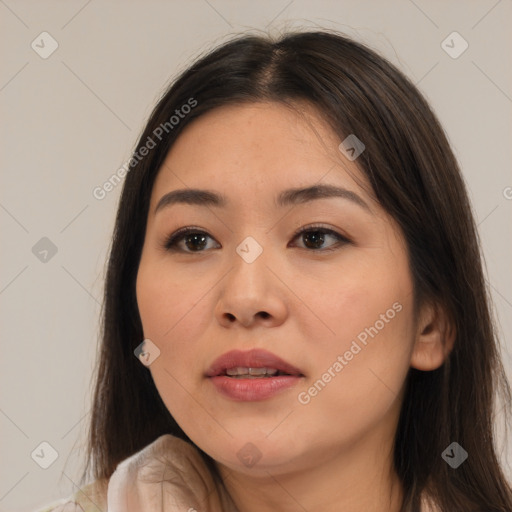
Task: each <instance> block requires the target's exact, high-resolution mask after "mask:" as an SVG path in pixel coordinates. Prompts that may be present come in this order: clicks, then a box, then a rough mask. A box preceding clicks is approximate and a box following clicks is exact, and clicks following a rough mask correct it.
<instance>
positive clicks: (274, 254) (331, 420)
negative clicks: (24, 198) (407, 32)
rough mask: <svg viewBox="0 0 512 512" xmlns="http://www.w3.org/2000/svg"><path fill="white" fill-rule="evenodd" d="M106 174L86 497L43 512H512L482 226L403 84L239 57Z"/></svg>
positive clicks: (264, 47)
mask: <svg viewBox="0 0 512 512" xmlns="http://www.w3.org/2000/svg"><path fill="white" fill-rule="evenodd" d="M120 177H123V178H124V179H125V183H124V187H123V192H122V196H121V200H120V203H119V209H118V214H117V220H116V227H115V233H114V237H113V245H112V249H111V254H110V261H109V266H108V273H107V279H106V291H105V308H104V317H103V344H102V349H101V354H100V364H99V368H98V375H97V384H96V391H95V396H94V406H93V414H92V419H91V425H90V438H89V458H88V461H87V466H86V470H85V471H84V478H83V481H82V483H83V482H84V481H85V479H86V474H87V471H88V470H89V469H91V468H92V477H93V479H94V482H93V483H92V484H90V485H88V486H86V487H85V488H84V489H82V490H81V491H79V492H77V493H75V495H74V496H73V497H72V498H71V500H68V501H66V502H65V503H67V504H66V505H64V504H61V505H60V506H61V507H62V508H58V506H57V508H50V509H47V510H87V511H89V510H106V509H107V506H108V510H109V512H117V511H123V512H126V511H149V510H165V511H166V512H167V511H175V510H189V511H193V510H197V511H204V510H212V511H213V510H215V511H218V510H222V511H240V512H249V511H253V510H258V511H266V510H286V511H288V510H289V511H292V510H307V511H310V512H313V511H316V510H322V511H324V512H325V511H331V510H333V511H334V510H335V511H339V510H350V511H351V512H358V511H363V510H364V511H380V512H382V511H386V512H399V511H400V512H409V511H415V512H416V511H421V512H424V511H427V510H437V511H442V512H453V511H454V510H457V511H460V512H462V511H468V512H469V511H476V510H478V511H484V510H485V511H486V512H487V511H491V510H493V511H502V512H504V511H511V510H512V492H511V488H510V484H509V483H508V482H507V481H506V479H505V476H504V474H503V472H502V469H501V468H500V465H499V462H498V458H497V454H496V447H495V443H494V439H493V418H494V416H493V407H494V400H495V397H496V396H497V394H498V392H501V393H502V395H503V398H504V399H505V400H504V402H505V403H506V404H508V403H510V389H509V385H508V383H507V381H506V379H505V376H504V372H503V368H502V364H501V362H500V358H499V351H498V344H497V341H496V336H495V332H494V326H493V324H492V320H491V315H490V307H489V298H488V292H487V289H486V287H485V284H484V283H485V281H484V276H483V271H482V263H481V257H480V249H479V245H478V237H477V232H476V229H475V223H474V220H473V217H472V213H471V209H470V205H469V202H468V198H467V193H466V190H465V186H464V182H463V179H462V177H461V174H460V171H459V168H458V165H457V162H456V160H455V158H454V155H453V153H452V151H451V149H450V146H449V144H448V141H447V139H446V136H445V134H444V132H443V130H442V128H441V126H440V125H439V122H438V121H437V119H436V117H435V115H434V114H433V113H432V111H431V109H430V108H429V106H428V105H427V103H426V101H425V100H424V98H423V97H422V96H421V94H420V93H419V92H418V90H417V89H416V88H415V87H414V86H413V85H412V84H411V82H410V81H409V80H408V79H407V78H406V77H405V76H404V75H403V74H402V73H401V72H400V71H398V70H397V69H396V68H395V67H393V66H392V65H391V64H390V63H388V62H387V61H386V60H385V59H383V58H382V57H380V56H378V55H377V54H376V53H375V52H373V51H371V50H369V49H368V48H366V47H365V46H363V45H361V44H359V43H356V42H354V41H352V40H350V39H348V38H346V37H344V36H342V35H340V34H336V33H332V32H327V31H323V32H304V33H291V34H288V35H285V36H284V37H282V38H281V39H280V40H278V41H273V40H271V39H270V38H265V37H255V36H244V37H238V38H236V39H234V40H232V41H230V42H228V43H226V44H224V45H222V46H220V47H219V48H217V49H216V50H214V51H212V52H211V53H209V54H208V55H206V56H204V57H202V58H201V59H200V60H198V61H197V62H195V63H194V64H193V65H192V66H190V68H189V69H188V70H186V71H185V72H184V73H183V74H182V75H181V76H180V77H179V78H178V79H177V80H176V81H175V82H174V84H173V85H172V86H171V88H170V89H169V90H168V92H167V93H166V94H165V95H164V96H163V98H162V99H161V100H160V102H159V103H158V105H157V106H156V108H155V110H154V111H153V113H152V115H151V117H150V119H149V121H148V123H147V126H146V128H145V130H144V132H143V134H142V136H141V138H140V140H139V142H138V144H137V148H136V149H135V152H134V155H133V158H132V160H131V162H130V166H129V168H128V169H124V171H123V173H122V176H120ZM504 413H505V414H506V413H509V410H508V409H506V410H505V411H504ZM63 503H64V502H63Z"/></svg>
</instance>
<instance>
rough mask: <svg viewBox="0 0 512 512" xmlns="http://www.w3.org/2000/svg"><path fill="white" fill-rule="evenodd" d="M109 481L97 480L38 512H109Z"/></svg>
mask: <svg viewBox="0 0 512 512" xmlns="http://www.w3.org/2000/svg"><path fill="white" fill-rule="evenodd" d="M107 488H108V481H106V480H96V481H94V482H92V483H90V484H88V485H86V486H84V487H82V488H80V489H78V490H77V491H76V492H74V493H73V494H72V495H71V496H69V497H68V498H63V499H60V500H57V501H54V502H52V503H49V504H47V505H45V506H44V507H43V508H41V509H39V510H37V511H36V512H107Z"/></svg>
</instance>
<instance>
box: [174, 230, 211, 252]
mask: <svg viewBox="0 0 512 512" xmlns="http://www.w3.org/2000/svg"><path fill="white" fill-rule="evenodd" d="M209 239H210V240H213V238H212V237H211V236H210V235H209V234H208V233H205V232H204V231H199V230H197V229H194V228H183V229H180V230H178V231H176V232H175V233H173V234H172V235H171V236H169V237H168V238H167V240H166V242H165V244H164V247H165V249H166V250H168V251H181V252H204V251H205V250H206V249H212V248H215V247H208V240H209ZM218 247H220V245H218V244H217V248H218Z"/></svg>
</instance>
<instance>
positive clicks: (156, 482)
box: [38, 434, 238, 512]
mask: <svg viewBox="0 0 512 512" xmlns="http://www.w3.org/2000/svg"><path fill="white" fill-rule="evenodd" d="M162 481H164V484H163V485H162ZM107 505H108V506H107ZM107 510H108V512H156V511H158V512H161V511H165V512H178V511H179V512H194V511H196V512H238V510H237V509H236V507H235V506H234V504H233V502H232V500H231V498H230V497H229V494H228V493H227V491H226V490H225V488H224V486H223V485H217V484H216V483H215V481H214V478H213V476H212V474H211V473H210V470H209V469H208V467H207V466H206V464H205V462H204V460H203V459H202V457H201V455H200V454H199V451H198V450H197V449H196V448H195V447H194V446H192V445H191V444H190V443H187V442H185V441H183V440H181V439H178V438H177V437H174V436H171V435H169V434H165V435H163V436H161V437H159V438H158V439H156V440H155V441H154V442H153V443H151V444H149V445H148V446H146V447H145V448H143V449H142V450H141V451H139V452H137V453H135V454H134V455H132V456H131V457H128V458H127V459H126V460H124V461H123V462H121V463H120V464H119V465H118V466H117V468H116V470H115V471H114V473H113V474H112V476H111V477H110V480H109V482H108V485H107V483H106V482H99V481H96V482H93V483H92V484H89V485H87V486H85V487H84V488H83V489H80V490H79V491H77V492H75V493H74V494H73V495H72V496H71V497H70V498H68V499H64V500H59V501H56V502H54V503H51V504H49V505H47V506H46V507H45V508H43V509H41V510H40V511H38V512H107Z"/></svg>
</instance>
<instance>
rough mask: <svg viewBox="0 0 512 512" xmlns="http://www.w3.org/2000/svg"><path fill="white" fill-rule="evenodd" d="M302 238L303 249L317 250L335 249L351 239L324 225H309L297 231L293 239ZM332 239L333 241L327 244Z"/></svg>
mask: <svg viewBox="0 0 512 512" xmlns="http://www.w3.org/2000/svg"><path fill="white" fill-rule="evenodd" d="M297 238H301V239H302V241H303V244H304V245H303V246H302V247H301V246H299V248H301V249H309V250H312V251H316V252H321V251H334V250H336V249H338V248H339V247H340V246H342V245H345V244H347V243H350V240H349V239H348V238H346V237H344V236H343V235H340V234H339V233H337V232H336V231H334V230H332V229H329V228H326V227H323V226H307V227H305V228H301V229H300V230H299V231H298V232H297V233H295V235H294V237H293V240H295V239H297ZM329 240H331V243H330V244H329V245H327V246H325V244H326V243H328V242H329Z"/></svg>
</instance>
